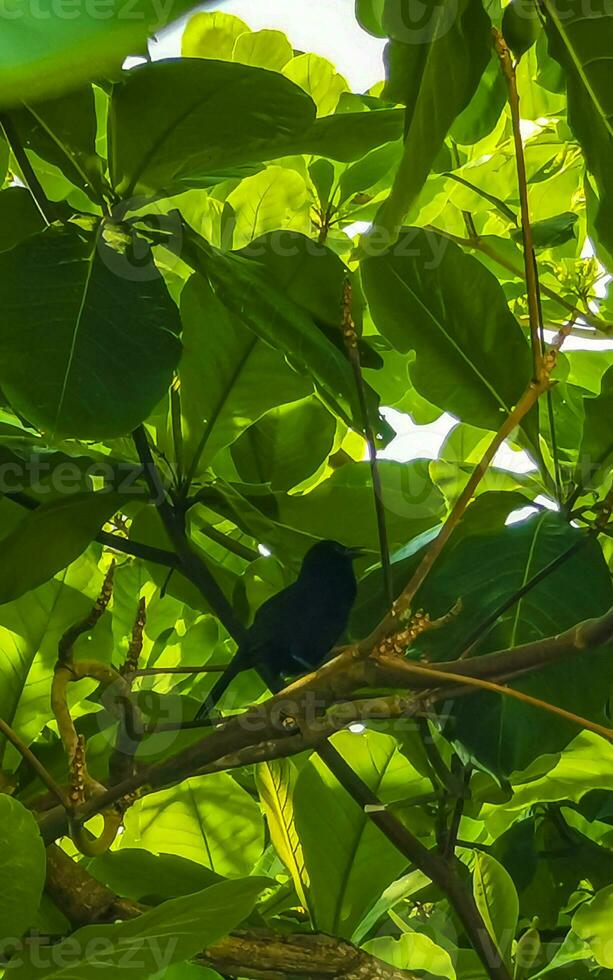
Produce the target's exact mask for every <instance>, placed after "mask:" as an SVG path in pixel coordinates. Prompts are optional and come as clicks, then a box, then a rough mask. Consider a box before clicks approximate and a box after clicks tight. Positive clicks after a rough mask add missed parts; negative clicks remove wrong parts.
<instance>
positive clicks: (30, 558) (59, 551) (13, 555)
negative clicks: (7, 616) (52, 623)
mask: <svg viewBox="0 0 613 980" xmlns="http://www.w3.org/2000/svg"><path fill="white" fill-rule="evenodd" d="M123 499H124V498H123V497H122V496H121V495H120V494H116V493H105V492H100V493H72V494H69V495H68V496H65V497H64V498H63V499H59V500H54V501H52V502H51V503H49V504H41V506H40V507H37V508H36V510H34V511H32V512H31V513H29V514H26V516H25V517H23V518H22V520H21V521H20V523H19V524H18V525H17V527H16V528H15V529H14V530H13V531H11V533H10V534H9V535H8V536H7V537H3V538H2V539H1V540H0V603H2V602H11V601H12V600H13V599H18V598H19V596H22V595H24V593H25V592H29V591H30V589H35V588H36V587H37V586H38V585H42V583H43V582H47V581H48V580H49V579H50V578H52V577H53V576H54V575H55V573H56V572H59V571H60V570H61V569H62V568H65V567H66V566H67V565H69V564H70V562H72V561H74V560H75V558H78V557H79V555H80V554H81V553H82V552H83V551H85V549H86V548H87V546H88V544H89V543H90V542H91V541H92V540H93V539H94V538H95V536H96V534H97V533H98V531H99V530H100V528H101V527H102V525H103V524H104V523H105V521H108V519H109V518H110V517H112V516H113V514H114V513H115V511H116V510H117V509H118V507H119V506H120V504H121V502H122V500H123Z"/></svg>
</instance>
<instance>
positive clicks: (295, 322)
mask: <svg viewBox="0 0 613 980" xmlns="http://www.w3.org/2000/svg"><path fill="white" fill-rule="evenodd" d="M198 251H199V263H200V265H201V268H202V271H203V273H204V274H205V275H206V276H207V277H208V279H209V281H210V283H211V286H212V288H213V290H214V291H215V293H216V295H217V297H218V299H219V300H220V301H221V302H222V303H223V304H224V306H225V307H226V309H227V310H228V312H229V313H230V314H231V315H232V316H233V317H236V318H238V319H239V320H240V322H241V323H242V324H244V325H245V326H246V327H247V328H248V329H249V330H251V331H252V332H253V334H254V335H256V336H258V337H259V338H260V339H261V340H263V341H264V342H265V343H267V344H269V345H270V346H271V347H275V348H276V349H277V350H279V351H281V352H282V353H283V354H284V355H285V356H286V357H287V359H288V360H289V362H290V363H291V364H292V366H294V368H295V369H296V370H298V371H300V372H301V373H303V374H304V373H307V374H309V375H311V376H312V377H313V378H314V380H315V382H316V384H317V386H318V388H319V389H320V391H321V393H322V394H323V396H324V397H325V399H326V401H327V402H328V403H329V404H330V405H331V407H332V408H333V409H334V410H335V411H337V412H338V413H339V414H340V415H341V416H343V417H344V418H346V419H351V418H352V417H353V418H355V419H356V420H358V421H357V422H356V427H361V421H360V420H361V414H360V409H359V405H358V403H357V395H356V390H355V382H354V378H353V373H352V370H351V366H350V364H349V361H348V360H347V358H346V356H344V355H343V354H342V353H341V351H340V350H339V349H338V348H337V347H336V346H334V344H332V343H330V341H329V340H328V339H327V337H326V335H325V334H324V333H323V332H322V330H320V329H319V327H318V325H317V322H316V319H315V318H317V319H320V318H321V319H322V320H323V321H324V323H327V322H329V319H330V317H331V315H332V313H331V311H332V296H333V295H334V296H335V297H338V299H336V311H337V313H336V317H337V319H336V321H335V323H338V322H339V320H338V318H339V317H340V314H341V303H342V295H343V292H342V290H343V281H344V266H343V264H342V262H340V260H339V259H338V258H337V256H335V255H334V253H333V252H330V251H329V250H328V249H326V248H324V247H323V246H317V245H316V244H315V243H314V242H311V241H309V239H306V238H304V236H302V235H298V234H293V233H291V232H281V233H278V234H277V233H272V234H271V235H265V236H263V237H262V238H260V239H257V241H255V242H253V243H252V244H251V245H250V246H248V247H247V248H246V249H245V250H243V252H239V253H231V254H224V253H222V252H220V251H218V250H217V249H213V248H211V247H208V246H206V244H205V243H204V242H203V241H202V240H200V243H199V249H198ZM318 274H319V275H320V277H321V278H320V279H319V281H318V282H317V292H315V293H313V292H309V290H310V284H311V283H312V282H313V281H314V278H313V277H314V276H317V275H318ZM324 318H325V319H324ZM369 400H370V401H371V404H372V401H373V399H372V393H371V397H370V399H369Z"/></svg>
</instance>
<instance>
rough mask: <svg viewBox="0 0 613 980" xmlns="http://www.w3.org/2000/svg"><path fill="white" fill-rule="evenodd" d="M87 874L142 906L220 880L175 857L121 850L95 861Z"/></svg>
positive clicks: (127, 849)
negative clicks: (140, 903)
mask: <svg viewBox="0 0 613 980" xmlns="http://www.w3.org/2000/svg"><path fill="white" fill-rule="evenodd" d="M87 870H88V871H89V873H90V874H92V875H93V876H94V878H96V879H97V880H98V881H101V882H102V884H103V885H107V886H108V887H109V888H110V889H111V890H112V891H114V892H116V893H117V894H118V895H124V896H126V898H131V899H133V900H134V901H135V902H142V903H143V904H144V905H158V904H159V903H160V901H164V900H166V899H168V898H178V897H179V896H180V895H191V894H192V893H193V892H199V891H202V889H203V888H208V887H209V885H212V884H215V883H216V882H217V881H219V880H220V879H219V876H218V875H216V874H215V872H214V871H211V870H210V868H205V867H203V866H202V865H201V864H197V863H196V862H195V861H188V860H187V858H183V857H179V856H178V855H176V854H151V853H150V852H149V851H145V850H144V849H142V848H133V849H132V848H121V849H120V850H118V851H107V853H106V854H102V855H101V856H100V857H97V858H94V859H93V860H92V861H90V862H89V863H88V865H87Z"/></svg>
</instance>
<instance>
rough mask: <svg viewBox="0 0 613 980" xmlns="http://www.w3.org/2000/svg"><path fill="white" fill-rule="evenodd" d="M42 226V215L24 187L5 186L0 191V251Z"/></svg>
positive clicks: (9, 247)
mask: <svg viewBox="0 0 613 980" xmlns="http://www.w3.org/2000/svg"><path fill="white" fill-rule="evenodd" d="M44 227H45V222H44V219H43V216H42V215H41V213H40V211H39V210H38V208H37V207H36V204H35V203H34V198H33V197H32V195H31V194H30V192H29V191H28V190H26V188H25V187H6V188H5V189H4V190H3V191H0V252H5V251H7V249H11V248H14V247H15V245H17V244H18V243H19V242H21V241H23V239H24V238H28V236H29V235H35V234H36V232H37V231H42V230H43V228H44Z"/></svg>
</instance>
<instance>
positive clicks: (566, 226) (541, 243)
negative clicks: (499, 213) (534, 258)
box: [511, 211, 579, 248]
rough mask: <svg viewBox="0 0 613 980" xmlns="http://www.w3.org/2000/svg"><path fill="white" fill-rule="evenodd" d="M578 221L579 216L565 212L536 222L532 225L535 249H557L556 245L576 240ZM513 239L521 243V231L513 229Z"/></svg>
mask: <svg viewBox="0 0 613 980" xmlns="http://www.w3.org/2000/svg"><path fill="white" fill-rule="evenodd" d="M578 220H579V216H578V215H577V214H574V213H573V212H572V211H565V212H564V213H563V214H556V215H555V216H554V217H552V218H544V219H543V221H535V222H534V223H533V225H532V235H533V239H534V246H535V248H555V246H556V245H564V244H565V243H566V242H570V241H572V240H573V239H576V238H577V232H576V228H575V225H576V224H577V221H578ZM511 238H512V239H513V241H515V242H519V243H521V241H522V233H521V230H520V229H517V228H513V229H512V230H511Z"/></svg>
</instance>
